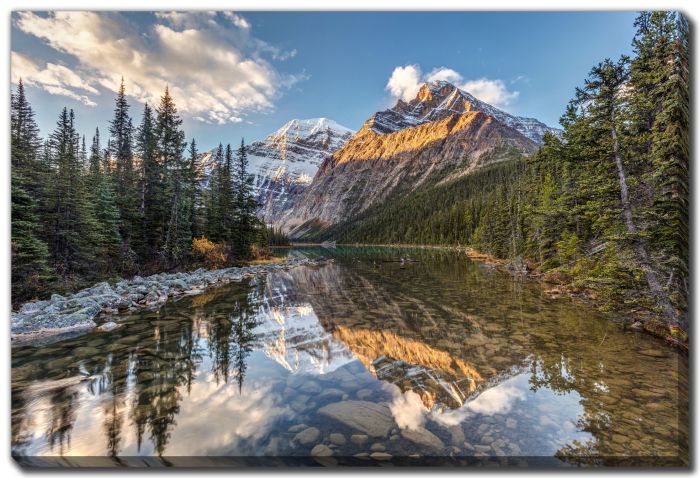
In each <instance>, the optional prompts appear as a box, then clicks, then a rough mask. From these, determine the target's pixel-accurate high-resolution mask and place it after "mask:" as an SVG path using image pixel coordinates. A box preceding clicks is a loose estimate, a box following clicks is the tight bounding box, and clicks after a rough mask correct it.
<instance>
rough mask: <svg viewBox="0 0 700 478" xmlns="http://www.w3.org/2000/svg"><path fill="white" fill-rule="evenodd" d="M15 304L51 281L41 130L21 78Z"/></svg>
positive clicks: (14, 124)
mask: <svg viewBox="0 0 700 478" xmlns="http://www.w3.org/2000/svg"><path fill="white" fill-rule="evenodd" d="M10 108H11V109H10V136H11V137H10V141H11V146H10V158H11V200H12V210H11V253H12V302H13V303H16V302H17V301H19V300H24V299H28V298H32V297H34V296H36V295H37V294H38V293H40V292H41V291H42V290H43V288H44V286H45V285H46V283H47V282H48V281H49V280H50V279H51V269H50V268H49V266H48V259H49V252H48V247H47V244H46V242H45V241H44V240H42V238H41V224H42V223H41V222H40V221H41V218H40V217H39V215H38V213H37V200H36V199H35V198H36V195H37V194H38V193H39V188H40V186H41V184H40V183H37V180H38V179H39V176H38V175H37V172H38V171H39V159H38V156H39V149H40V144H41V143H40V140H39V134H38V127H37V126H36V123H35V121H34V112H33V111H32V109H31V106H30V105H29V102H28V101H27V99H26V96H25V92H24V85H23V83H22V80H21V79H20V81H19V84H18V87H17V93H16V94H13V95H12V98H11V104H10Z"/></svg>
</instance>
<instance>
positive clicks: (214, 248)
mask: <svg viewBox="0 0 700 478" xmlns="http://www.w3.org/2000/svg"><path fill="white" fill-rule="evenodd" d="M192 253H193V254H194V256H195V258H196V259H197V260H198V261H200V262H202V263H204V264H205V265H206V266H207V267H208V268H210V269H218V268H220V267H223V266H225V265H226V263H227V262H228V247H227V246H226V244H221V243H217V242H212V241H210V240H209V239H207V238H206V237H200V238H199V239H193V240H192Z"/></svg>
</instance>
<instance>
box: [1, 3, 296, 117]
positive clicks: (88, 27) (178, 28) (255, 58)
mask: <svg viewBox="0 0 700 478" xmlns="http://www.w3.org/2000/svg"><path fill="white" fill-rule="evenodd" d="M155 17H156V20H157V22H156V23H155V24H154V25H152V26H151V27H149V28H148V29H147V30H146V31H139V30H138V29H136V28H134V27H133V26H132V24H131V23H130V22H129V21H128V20H127V19H126V18H125V17H123V16H122V15H119V14H117V13H107V12H55V13H50V14H49V15H47V16H40V15H37V14H35V13H33V12H18V13H17V14H15V25H16V26H17V28H19V29H20V30H22V31H23V32H25V33H27V34H30V35H33V36H35V37H37V38H40V39H42V40H44V41H45V42H46V43H47V44H48V45H49V46H51V47H52V48H53V49H55V50H57V51H58V52H61V53H64V54H68V55H70V56H72V57H74V58H75V60H77V67H76V69H78V70H80V73H81V76H82V78H84V80H83V81H84V83H85V84H87V85H90V86H91V87H93V88H94V86H98V85H99V86H101V87H104V88H107V89H109V90H111V91H115V90H116V89H117V87H118V85H119V82H120V80H121V78H122V76H123V77H124V80H125V82H126V86H127V93H128V94H130V95H132V96H134V97H136V98H137V99H139V100H140V101H142V102H146V101H147V102H149V103H151V104H158V102H159V99H160V96H161V95H162V93H163V90H164V89H165V86H166V85H168V86H169V88H170V92H171V94H172V95H173V97H174V99H175V102H176V104H177V106H178V108H179V109H180V111H182V112H186V113H189V114H191V115H192V116H197V117H199V119H203V120H204V121H207V122H212V123H219V124H223V123H228V122H234V123H235V122H240V121H242V116H244V115H245V114H247V113H249V112H251V111H265V110H270V109H272V108H273V105H274V101H275V100H276V99H277V98H278V97H279V95H280V94H281V92H282V90H284V89H285V88H288V87H289V86H291V85H293V84H295V83H296V82H298V81H300V80H302V79H304V78H305V76H304V75H283V74H281V73H279V72H278V71H277V70H276V69H275V68H274V67H273V65H272V64H271V63H270V62H269V61H267V60H265V59H264V58H263V57H262V55H263V54H270V56H271V57H272V59H273V60H274V59H275V58H276V57H277V58H280V57H282V56H284V55H287V56H289V55H293V54H294V53H293V52H282V51H280V50H279V49H277V48H276V47H273V46H271V45H268V44H267V43H265V42H263V41H261V40H259V39H257V38H254V37H253V36H252V35H251V32H250V30H251V26H250V23H248V21H247V20H245V18H243V17H241V16H240V15H236V14H234V13H230V12H227V13H226V14H217V13H216V12H191V13H190V12H158V13H156V15H155ZM227 23H232V24H233V25H234V26H235V27H236V28H231V27H230V26H228V27H227V26H226V24H227ZM13 69H14V64H13ZM13 75H14V72H13ZM59 86H63V87H64V88H66V87H67V86H72V87H76V86H75V85H59ZM86 91H87V92H88V93H92V94H96V91H90V90H86Z"/></svg>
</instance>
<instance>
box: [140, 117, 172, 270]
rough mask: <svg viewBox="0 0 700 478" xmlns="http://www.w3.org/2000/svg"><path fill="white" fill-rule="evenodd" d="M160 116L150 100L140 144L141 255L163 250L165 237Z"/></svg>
mask: <svg viewBox="0 0 700 478" xmlns="http://www.w3.org/2000/svg"><path fill="white" fill-rule="evenodd" d="M155 124H156V120H155V118H154V116H153V110H152V109H151V107H150V106H149V105H148V103H146V105H145V106H144V108H143V117H142V119H141V124H140V126H139V130H138V137H137V142H136V143H137V148H138V153H139V155H140V156H141V176H142V178H143V179H142V186H141V189H142V199H141V204H142V206H141V209H142V210H141V217H142V223H141V227H140V230H141V236H142V241H141V242H142V244H143V245H142V248H141V251H140V252H141V254H140V255H141V259H142V261H144V262H146V261H149V260H152V258H153V257H154V256H155V254H156V253H158V252H159V251H160V250H161V247H162V244H163V237H165V224H166V220H167V219H166V208H164V207H163V201H164V196H165V177H164V171H163V166H162V164H161V163H160V162H159V161H158V138H157V136H156V131H155Z"/></svg>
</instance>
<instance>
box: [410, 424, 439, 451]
mask: <svg viewBox="0 0 700 478" xmlns="http://www.w3.org/2000/svg"><path fill="white" fill-rule="evenodd" d="M401 436H402V437H404V438H405V439H406V440H409V441H412V442H413V443H415V444H416V445H420V446H422V447H425V448H432V449H434V450H441V449H442V448H444V447H445V444H444V443H442V440H440V439H439V438H438V437H437V436H435V434H433V433H432V432H430V431H428V430H426V429H425V428H416V429H408V428H407V429H405V430H401Z"/></svg>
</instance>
